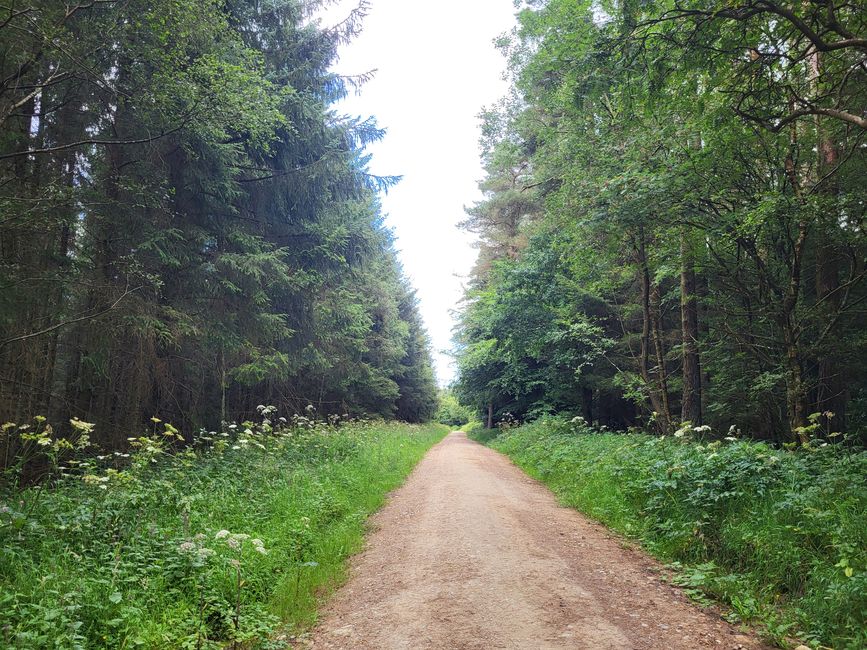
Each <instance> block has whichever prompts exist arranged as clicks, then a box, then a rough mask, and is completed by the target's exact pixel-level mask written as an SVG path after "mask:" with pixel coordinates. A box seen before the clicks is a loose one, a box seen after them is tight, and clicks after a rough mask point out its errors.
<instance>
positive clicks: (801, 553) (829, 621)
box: [489, 419, 867, 650]
mask: <svg viewBox="0 0 867 650" xmlns="http://www.w3.org/2000/svg"><path fill="white" fill-rule="evenodd" d="M489 444H491V446H492V447H494V448H495V449H498V450H500V451H502V452H504V453H506V454H507V455H509V456H510V457H511V458H512V459H513V460H514V461H515V462H516V463H517V464H518V465H519V466H520V467H522V468H523V469H524V470H526V471H527V472H528V473H529V474H531V475H532V476H534V477H536V478H538V479H540V480H541V481H543V482H544V483H545V484H546V485H548V486H549V487H550V488H551V489H552V490H553V491H554V492H555V494H556V495H557V496H558V497H559V499H560V500H561V502H562V503H564V504H565V505H568V506H571V507H574V508H577V509H579V510H581V511H583V512H585V513H587V514H588V515H590V516H591V517H593V518H595V519H597V520H599V521H601V522H602V523H604V524H606V525H607V526H609V527H611V528H613V529H614V530H617V531H619V532H621V533H623V534H626V535H628V536H631V537H634V538H638V539H640V540H641V541H642V543H643V544H644V546H645V547H646V548H647V549H648V550H650V551H651V552H652V553H653V554H654V555H656V556H657V557H659V558H661V559H663V560H665V561H668V562H670V563H672V564H673V565H674V566H675V568H677V569H678V570H679V571H678V578H677V579H676V581H677V582H678V583H679V584H681V585H682V586H684V587H686V588H687V590H688V591H689V592H691V595H693V596H694V597H702V596H704V595H710V596H712V597H714V598H716V599H718V600H721V601H723V602H725V603H727V604H728V605H729V606H730V608H731V613H730V614H729V618H730V619H731V620H732V621H733V622H739V621H752V622H754V623H758V624H759V627H760V628H762V629H763V630H764V631H765V633H766V635H767V636H768V637H770V638H771V639H772V640H774V641H775V642H777V643H778V644H782V645H785V643H786V639H787V638H791V637H797V638H800V639H802V640H804V641H806V642H808V643H809V644H810V645H812V646H813V647H819V646H825V647H833V648H837V649H838V650H842V649H852V650H854V649H856V648H865V647H867V628H865V625H864V621H865V620H867V566H865V565H867V452H865V451H863V450H852V449H843V448H841V447H839V446H833V445H828V446H812V447H807V448H800V449H798V450H795V451H789V450H780V449H775V448H772V447H770V446H768V445H766V444H763V443H756V442H748V441H742V440H734V439H732V438H728V439H725V440H718V441H713V442H707V441H701V440H690V439H688V436H687V437H686V438H681V439H678V438H672V437H665V438H660V437H653V436H648V435H640V434H627V435H622V434H614V433H600V432H598V431H595V430H593V429H591V428H589V427H587V426H586V425H584V424H583V422H582V421H580V420H579V419H576V421H572V422H567V421H563V420H557V419H547V420H542V421H538V422H536V423H533V424H530V425H525V426H522V427H519V428H515V429H511V430H507V431H504V432H503V433H501V434H500V435H499V436H498V437H496V438H494V439H493V441H492V442H490V443H489Z"/></svg>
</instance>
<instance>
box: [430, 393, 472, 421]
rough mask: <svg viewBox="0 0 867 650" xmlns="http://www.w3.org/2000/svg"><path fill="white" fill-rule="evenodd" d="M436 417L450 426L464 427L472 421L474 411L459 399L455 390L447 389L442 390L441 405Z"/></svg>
mask: <svg viewBox="0 0 867 650" xmlns="http://www.w3.org/2000/svg"><path fill="white" fill-rule="evenodd" d="M435 419H436V421H437V422H440V423H441V424H447V425H449V426H450V427H463V426H464V425H467V424H469V423H470V422H471V421H472V419H473V413H472V411H471V410H470V409H468V408H467V407H466V406H464V405H463V404H461V403H460V401H458V398H457V396H456V395H455V394H454V392H453V391H451V390H449V389H445V390H441V391H440V407H439V410H438V411H437V414H436V418H435Z"/></svg>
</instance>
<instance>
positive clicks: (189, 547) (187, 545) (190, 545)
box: [178, 542, 196, 553]
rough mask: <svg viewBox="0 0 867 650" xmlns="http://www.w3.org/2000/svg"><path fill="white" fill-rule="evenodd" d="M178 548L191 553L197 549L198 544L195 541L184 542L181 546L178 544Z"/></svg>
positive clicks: (182, 551)
mask: <svg viewBox="0 0 867 650" xmlns="http://www.w3.org/2000/svg"><path fill="white" fill-rule="evenodd" d="M178 550H179V551H180V552H181V553H191V552H192V551H195V550H196V545H195V544H194V543H193V542H182V543H181V545H180V546H178Z"/></svg>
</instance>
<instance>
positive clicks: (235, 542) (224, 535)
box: [214, 529, 268, 555]
mask: <svg viewBox="0 0 867 650" xmlns="http://www.w3.org/2000/svg"><path fill="white" fill-rule="evenodd" d="M214 539H222V540H225V542H226V545H227V546H228V547H229V548H231V549H232V550H233V551H240V550H241V548H242V547H243V545H244V542H245V541H246V540H250V545H251V546H252V547H253V550H254V551H256V552H257V553H260V554H262V555H268V549H266V548H265V543H264V542H263V541H262V540H261V539H257V538H255V537H253V538H250V536H249V535H247V534H245V533H230V532H229V531H228V530H225V529H223V530H219V531H217V534H216V535H214Z"/></svg>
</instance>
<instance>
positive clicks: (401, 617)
mask: <svg viewBox="0 0 867 650" xmlns="http://www.w3.org/2000/svg"><path fill="white" fill-rule="evenodd" d="M372 525H373V531H372V532H371V534H370V536H369V538H368V544H367V547H366V550H365V551H364V552H363V553H361V554H359V555H357V556H356V557H355V558H354V559H353V563H352V568H351V571H350V578H349V581H348V582H347V584H346V585H344V586H343V587H342V588H341V589H340V590H339V591H338V592H337V593H336V594H335V595H334V598H333V600H332V601H331V602H330V603H329V604H328V605H327V606H326V608H325V610H324V611H323V613H322V616H321V619H320V624H319V626H318V627H317V628H316V629H315V630H314V631H313V632H312V634H311V637H310V638H309V639H307V640H306V642H304V643H303V645H305V646H308V647H313V648H317V649H318V648H370V649H373V648H376V649H380V650H384V649H398V648H406V649H413V650H416V649H420V648H438V649H445V648H449V649H469V648H478V649H483V648H484V649H489V648H551V649H553V648H588V649H589V648H594V649H606V648H610V649H614V648H617V649H618V650H619V649H636V650H637V649H644V648H647V649H650V648H654V649H655V648H665V650H698V649H700V648H719V649H720V650H735V649H751V650H752V649H755V650H759V649H763V648H766V647H767V646H764V645H763V644H762V643H761V642H760V641H759V640H758V639H757V638H756V637H755V636H751V635H749V634H745V633H743V632H741V631H739V630H738V629H737V628H735V627H734V626H732V625H730V624H728V623H726V622H725V621H723V620H722V619H721V618H720V617H719V616H718V615H716V614H714V613H713V612H711V611H703V610H701V609H699V608H698V607H697V606H696V605H694V604H693V603H691V602H690V601H689V600H688V599H687V598H686V597H685V596H684V595H683V594H682V593H681V592H680V591H679V590H678V589H677V588H675V587H672V586H670V585H669V584H667V583H666V582H665V579H664V577H665V570H664V568H663V567H662V565H660V564H659V563H657V562H655V561H654V560H652V559H650V558H648V557H647V556H646V555H645V554H644V553H642V552H641V551H639V550H636V549H634V548H632V547H631V546H630V545H629V544H627V543H626V542H624V541H623V540H622V539H620V538H618V537H616V536H614V535H613V534H611V533H610V532H608V531H607V530H606V529H605V528H604V527H603V526H601V525H599V524H596V523H594V522H592V521H590V520H589V519H587V518H585V517H584V516H582V515H581V514H579V513H578V512H575V511H573V510H569V509H567V508H564V507H562V506H560V505H558V504H557V502H556V500H555V498H554V496H553V495H552V494H551V493H550V492H549V491H548V490H547V489H546V488H544V487H543V486H542V485H541V484H539V483H538V482H536V481H535V480H533V479H531V478H529V477H528V476H526V475H525V474H524V473H523V472H522V471H521V470H519V469H518V468H517V467H515V466H514V465H513V464H512V463H511V462H510V461H509V460H508V458H506V457H505V456H503V455H501V454H499V453H498V452H495V451H493V450H491V449H488V448H486V447H484V446H482V445H480V444H478V443H475V442H472V441H470V440H468V439H467V437H466V435H465V434H463V433H460V432H453V433H451V434H450V435H449V436H448V437H447V438H446V439H445V440H444V441H443V442H441V443H439V444H438V445H437V446H435V447H434V448H433V449H432V450H431V451H430V452H429V453H428V454H427V456H426V457H425V458H424V460H422V461H421V463H419V465H418V466H417V467H416V469H415V470H414V471H413V473H412V474H411V475H410V477H409V479H408V480H407V482H406V483H405V484H404V486H403V487H402V488H400V489H399V490H397V491H396V492H395V493H394V494H393V495H392V498H391V500H390V501H389V503H388V505H387V506H386V507H385V508H383V510H381V511H380V512H379V513H378V514H377V515H376V516H374V518H373V519H372Z"/></svg>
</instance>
